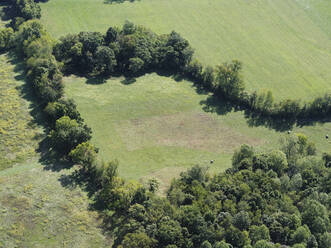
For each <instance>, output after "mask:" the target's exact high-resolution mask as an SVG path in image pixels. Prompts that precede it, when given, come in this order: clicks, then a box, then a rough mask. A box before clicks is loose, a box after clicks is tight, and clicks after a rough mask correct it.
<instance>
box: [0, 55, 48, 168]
mask: <svg viewBox="0 0 331 248" xmlns="http://www.w3.org/2000/svg"><path fill="white" fill-rule="evenodd" d="M9 60H10V59H9V57H8V56H7V55H5V54H4V55H0V99H1V101H0V171H1V170H3V169H5V168H8V167H10V166H12V165H13V164H15V163H18V162H21V161H24V160H25V159H27V158H30V157H33V156H35V149H36V147H37V145H38V141H37V140H36V138H37V137H38V136H39V135H42V130H41V129H40V128H39V127H37V126H36V125H35V124H34V123H33V120H32V117H31V116H30V114H29V102H28V101H26V100H24V99H23V98H22V97H21V96H20V95H21V89H20V88H21V87H22V85H23V83H24V82H23V81H22V80H19V77H18V73H15V72H14V67H15V66H14V65H12V64H11V63H10V61H9ZM22 141H24V142H22Z"/></svg>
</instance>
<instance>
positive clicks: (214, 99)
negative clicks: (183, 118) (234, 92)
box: [200, 95, 238, 115]
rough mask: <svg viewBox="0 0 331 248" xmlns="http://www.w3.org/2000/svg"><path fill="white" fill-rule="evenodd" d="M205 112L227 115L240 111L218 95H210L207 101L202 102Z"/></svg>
mask: <svg viewBox="0 0 331 248" xmlns="http://www.w3.org/2000/svg"><path fill="white" fill-rule="evenodd" d="M200 105H202V109H203V111H205V112H207V113H216V114H218V115H226V114H228V113H230V112H232V111H238V110H237V109H236V108H235V107H234V106H233V104H232V103H231V102H229V101H227V100H225V99H224V98H221V97H219V96H216V95H209V96H208V97H207V99H206V100H202V101H200Z"/></svg>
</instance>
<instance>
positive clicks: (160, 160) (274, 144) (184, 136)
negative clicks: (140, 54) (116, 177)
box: [64, 73, 331, 185]
mask: <svg viewBox="0 0 331 248" xmlns="http://www.w3.org/2000/svg"><path fill="white" fill-rule="evenodd" d="M64 81H65V92H66V96H67V97H70V98H73V99H74V100H75V101H76V103H77V105H78V110H79V111H80V113H81V114H82V117H83V118H84V119H85V121H86V123H87V125H89V126H90V127H91V128H92V131H93V135H92V136H93V139H92V143H93V144H95V145H96V146H97V147H99V148H100V155H101V157H102V159H104V160H105V161H109V160H115V159H117V160H118V161H119V163H120V166H119V171H120V174H121V176H123V177H125V178H128V179H136V180H137V179H144V178H148V177H156V178H159V179H160V181H162V182H164V184H165V185H166V184H167V183H169V182H170V179H171V178H173V177H174V176H176V175H178V174H179V172H180V171H182V170H184V169H185V168H188V167H190V166H193V165H195V164H199V165H204V166H210V170H211V172H219V171H222V170H224V169H226V168H228V167H229V166H230V165H231V156H232V153H233V151H234V150H235V149H236V148H238V147H239V146H240V145H241V144H243V143H246V144H250V145H252V146H255V147H256V149H258V150H264V149H273V148H278V147H279V145H280V143H279V140H280V138H281V137H282V136H284V135H287V134H283V133H280V132H276V131H274V130H270V129H268V128H266V127H261V126H260V127H250V126H249V125H248V124H247V119H245V118H244V114H243V113H242V112H229V113H227V114H218V113H216V112H210V111H207V109H210V108H208V105H206V100H207V99H208V98H209V97H210V96H209V95H206V94H198V93H197V91H196V89H195V88H194V86H193V85H192V83H191V82H188V81H185V80H182V81H176V80H174V79H172V78H170V77H165V76H159V75H157V74H155V73H152V74H147V75H145V76H142V77H139V78H137V79H135V80H133V82H131V81H130V80H125V79H124V78H113V79H110V80H108V81H106V82H105V83H103V84H96V83H97V81H93V80H91V79H89V80H86V79H85V78H79V77H75V76H71V77H67V78H65V80H64ZM212 109H213V108H212ZM293 131H294V132H297V133H304V134H306V135H307V136H308V137H309V138H310V139H311V140H312V141H314V142H315V143H316V145H317V148H318V149H319V150H320V151H321V152H322V151H329V150H330V149H331V142H330V141H328V140H326V139H325V134H326V133H331V123H327V124H324V125H322V124H316V125H314V126H308V127H304V128H298V127H295V128H294V130H293ZM210 160H214V163H213V164H210Z"/></svg>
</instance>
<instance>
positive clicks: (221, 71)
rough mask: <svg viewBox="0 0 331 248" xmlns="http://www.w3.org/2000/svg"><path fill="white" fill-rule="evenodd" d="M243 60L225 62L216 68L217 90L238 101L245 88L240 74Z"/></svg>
mask: <svg viewBox="0 0 331 248" xmlns="http://www.w3.org/2000/svg"><path fill="white" fill-rule="evenodd" d="M241 68H242V64H241V62H239V61H237V60H234V61H233V62H232V63H231V64H223V65H220V66H218V67H217V68H216V81H215V87H216V92H217V93H219V94H222V95H225V96H227V97H228V98H229V99H231V100H234V101H237V100H238V99H239V97H240V95H241V93H243V91H244V89H245V85H244V82H243V80H242V77H241V75H240V70H241Z"/></svg>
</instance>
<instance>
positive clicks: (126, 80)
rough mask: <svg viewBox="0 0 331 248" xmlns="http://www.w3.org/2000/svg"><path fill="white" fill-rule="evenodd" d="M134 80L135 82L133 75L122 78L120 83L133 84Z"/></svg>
mask: <svg viewBox="0 0 331 248" xmlns="http://www.w3.org/2000/svg"><path fill="white" fill-rule="evenodd" d="M135 82H137V79H136V78H135V77H126V78H124V79H123V80H121V84H124V85H130V84H134V83H135Z"/></svg>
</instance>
